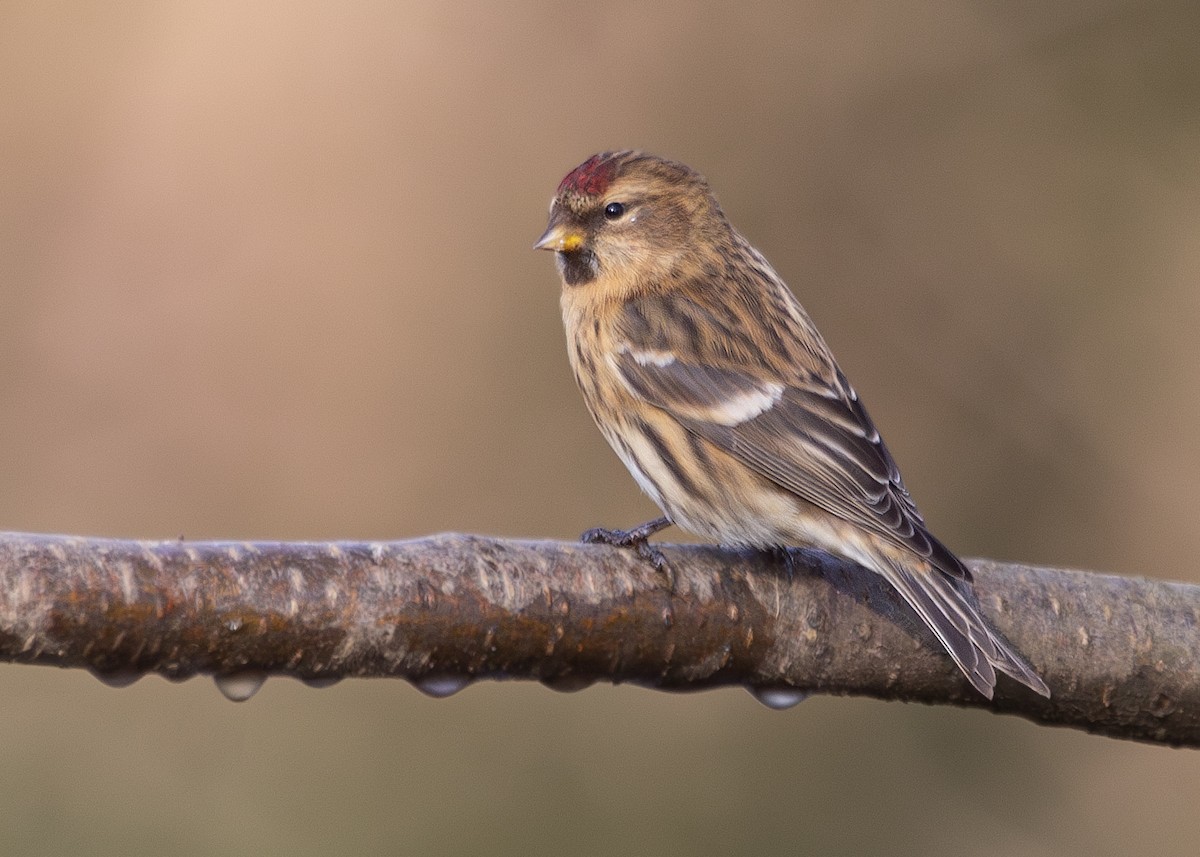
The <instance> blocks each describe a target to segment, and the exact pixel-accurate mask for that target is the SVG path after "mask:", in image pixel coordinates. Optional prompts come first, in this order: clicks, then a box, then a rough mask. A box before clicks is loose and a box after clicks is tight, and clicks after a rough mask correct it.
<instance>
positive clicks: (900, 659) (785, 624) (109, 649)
mask: <svg viewBox="0 0 1200 857" xmlns="http://www.w3.org/2000/svg"><path fill="white" fill-rule="evenodd" d="M664 551H665V553H666V556H667V558H668V560H669V562H670V564H671V566H672V569H673V571H674V574H675V589H674V592H670V591H669V590H668V589H667V587H666V584H665V583H664V580H663V576H662V575H661V574H659V573H657V572H656V571H655V570H654V569H653V568H652V567H650V566H649V565H647V564H645V563H643V562H642V561H640V560H638V558H637V557H636V556H635V555H634V554H633V552H632V551H628V550H619V549H614V548H609V547H604V546H592V545H583V544H573V543H560V542H545V541H542V542H534V541H513V540H505V539H494V538H486V537H481V536H469V535H440V536H432V537H429V538H423V539H415V540H411V541H403V542H386V543H375V542H371V543H346V542H338V543H324V544H316V543H253V544H251V543H241V542H184V541H166V542H136V541H115V540H105V539H83V538H72V537H63V536H42V535H26V534H18V533H10V534H0V660H6V661H13V662H18V663H31V664H47V665H55V666H61V667H83V668H87V669H90V670H92V671H93V672H95V673H96V674H97V675H98V676H100V677H101V678H104V679H106V680H108V681H109V682H110V683H114V684H123V683H127V682H129V681H132V680H133V679H135V678H136V677H138V676H140V675H142V674H144V673H151V672H155V673H160V674H162V675H164V676H167V677H168V678H173V679H182V678H186V677H188V676H191V675H194V674H196V673H207V674H213V675H214V676H217V677H218V684H219V685H221V686H222V689H223V690H225V691H226V693H227V694H228V695H230V696H231V697H233V698H244V697H245V696H248V695H249V694H251V693H253V690H254V689H256V688H257V686H258V684H259V683H260V682H261V680H262V678H264V677H265V676H267V675H277V674H278V675H291V676H294V677H297V678H300V679H302V680H306V681H309V682H311V683H316V684H320V683H325V682H331V681H335V680H337V679H341V678H346V677H350V676H393V677H400V678H405V679H408V680H410V681H412V682H414V683H415V684H416V685H417V686H418V687H421V688H422V689H424V690H426V691H427V692H430V693H432V694H435V695H443V694H446V693H449V692H453V691H454V690H457V689H459V688H461V687H463V686H464V685H465V684H466V683H468V682H470V681H474V680H477V679H484V678H523V679H535V680H538V681H542V682H544V683H546V684H547V685H549V686H551V687H555V688H558V689H564V690H573V689H579V688H582V687H586V686H587V685H589V684H591V683H593V682H595V681H611V682H634V683H637V684H640V685H645V686H647V687H654V688H661V689H665V690H698V689H703V688H710V687H716V686H720V685H742V686H745V687H746V688H748V689H750V690H752V691H753V692H755V693H756V695H758V696H759V698H760V699H762V700H763V701H764V702H766V703H768V704H774V705H777V706H783V705H785V704H788V703H791V702H795V701H797V700H798V699H799V698H802V695H803V694H804V693H810V692H811V693H835V694H855V695H864V696H872V697H876V698H880V699H899V700H908V701H917V702H925V703H951V704H955V705H964V706H975V707H984V708H990V709H992V710H994V711H998V712H1007V713H1012V714H1019V715H1021V716H1024V717H1027V718H1029V719H1031V720H1034V721H1036V722H1039V723H1044V724H1050V725H1059V726H1070V727H1074V728H1079V729H1085V730H1087V731H1090V732H1095V733H1099V734H1103V735H1108V736H1112V737H1118V738H1130V739H1136V740H1142V741H1153V742H1160V743H1164V744H1171V745H1188V746H1198V745H1200V645H1198V638H1197V628H1198V627H1200V587H1197V586H1192V585H1186V584H1180V583H1168V582H1162V581H1152V580H1146V579H1142V578H1127V577H1116V576H1112V575H1105V574H1096V573H1092V572H1085V571H1067V570H1061V569H1048V568H1034V567H1029V566H1023V565H1017V564H1006V563H999V562H994V561H989V560H976V561H973V562H971V563H970V565H971V567H972V569H973V570H974V572H975V575H976V592H977V594H978V596H979V598H980V603H981V606H982V607H983V610H984V612H985V613H986V614H987V615H988V616H989V617H991V619H992V620H993V622H994V624H995V627H996V628H997V629H998V630H1000V631H1001V632H1002V633H1003V634H1004V635H1005V636H1006V637H1008V639H1009V640H1010V641H1011V642H1012V643H1013V644H1014V645H1015V646H1016V647H1017V649H1018V650H1019V651H1021V652H1022V653H1024V654H1025V655H1026V656H1027V658H1028V659H1029V661H1030V662H1031V663H1032V664H1033V665H1034V667H1035V668H1036V669H1037V670H1038V671H1039V672H1040V674H1041V675H1042V677H1043V678H1044V679H1045V680H1046V682H1047V683H1048V684H1049V685H1050V687H1051V689H1052V691H1053V696H1052V698H1051V699H1049V700H1046V699H1042V698H1041V697H1039V696H1037V695H1035V694H1033V693H1032V692H1030V691H1028V690H1026V689H1025V688H1023V687H1021V686H1019V685H1017V684H1016V683H1015V682H1012V681H1010V680H1008V679H1007V678H1005V677H1002V678H1001V680H1000V685H999V686H998V687H997V689H996V696H995V699H993V700H990V701H989V700H986V699H984V698H983V697H982V696H980V695H979V694H977V693H975V692H974V691H973V690H972V689H971V688H970V686H969V685H968V684H967V682H966V681H965V679H964V678H963V677H962V676H961V675H960V674H959V673H958V671H957V669H956V668H955V667H954V664H953V663H952V662H951V661H950V659H949V657H947V656H946V655H945V654H944V653H943V652H942V651H941V649H940V648H939V647H938V645H937V644H936V642H935V641H934V640H933V638H932V636H931V635H930V634H928V633H927V632H926V631H925V630H924V629H923V628H922V627H921V626H920V625H919V623H918V622H917V621H916V619H915V617H914V616H913V615H912V614H911V613H910V611H909V610H908V608H907V607H905V606H904V605H903V604H902V603H901V602H900V600H899V598H898V597H897V596H896V595H895V594H894V593H893V592H892V591H891V590H890V589H888V588H887V587H886V586H885V585H884V584H882V582H881V581H880V580H879V579H878V578H877V577H876V576H875V575H872V574H870V573H869V572H866V571H864V570H862V569H859V568H857V567H855V566H853V565H848V564H845V563H841V562H839V561H837V560H834V559H832V558H830V557H828V556H825V555H824V554H820V553H816V552H812V551H801V550H797V551H793V552H791V554H790V555H789V556H788V557H782V556H774V555H768V554H758V553H749V552H743V553H738V552H733V551H727V550H722V549H718V548H713V547H683V546H679V547H671V546H666V547H664Z"/></svg>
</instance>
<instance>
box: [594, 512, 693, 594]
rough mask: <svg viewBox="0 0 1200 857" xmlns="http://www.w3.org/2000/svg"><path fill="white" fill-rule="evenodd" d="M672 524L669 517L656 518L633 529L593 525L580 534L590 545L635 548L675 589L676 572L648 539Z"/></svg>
mask: <svg viewBox="0 0 1200 857" xmlns="http://www.w3.org/2000/svg"><path fill="white" fill-rule="evenodd" d="M670 525H671V520H670V519H669V518H665V517H663V518H655V519H654V520H653V521H647V522H646V523H644V524H642V525H641V526H639V527H634V528H633V529H631V530H609V529H606V528H604V527H593V528H592V529H590V530H588V531H587V532H585V533H584V534H583V535H582V536H580V537H579V538H580V540H581V541H583V542H586V543H587V544H589V545H612V546H613V547H619V548H633V550H634V551H635V552H636V553H637V555H638V556H639V557H640V558H641V559H642V560H644V561H646V562H648V563H650V564H651V565H653V566H654V569H655V570H656V571H657V572H658V573H659V574H661V575H662V576H663V578H664V579H665V580H666V583H667V588H668V589H669V590H671V591H672V592H674V591H675V572H674V571H672V570H671V564H670V563H668V562H667V558H666V557H665V556H664V555H663V552H662V551H660V550H659V549H658V548H656V547H654V546H653V545H651V544H650V542H648V541H647V539H649V538H650V536H652V535H654V534H655V533H657V532H658V531H659V530H661V529H663V528H664V527H668V526H670Z"/></svg>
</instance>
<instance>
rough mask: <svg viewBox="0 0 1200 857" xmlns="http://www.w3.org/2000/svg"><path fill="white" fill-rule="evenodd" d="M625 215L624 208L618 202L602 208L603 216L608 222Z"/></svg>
mask: <svg viewBox="0 0 1200 857" xmlns="http://www.w3.org/2000/svg"><path fill="white" fill-rule="evenodd" d="M624 213H625V206H624V205H622V204H621V203H619V202H610V203H609V204H608V205H606V206H604V216H605V217H606V218H608V219H609V220H616V219H617V218H618V217H620V216H621V215H622V214H624Z"/></svg>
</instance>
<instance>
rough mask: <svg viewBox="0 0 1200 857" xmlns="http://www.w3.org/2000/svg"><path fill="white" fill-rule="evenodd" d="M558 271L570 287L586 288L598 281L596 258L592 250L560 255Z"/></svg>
mask: <svg viewBox="0 0 1200 857" xmlns="http://www.w3.org/2000/svg"><path fill="white" fill-rule="evenodd" d="M556 255H557V256H558V270H559V271H560V272H561V273H562V278H563V282H564V283H566V284H567V285H568V286H584V285H587V284H588V283H590V282H591V281H592V280H594V279H596V272H597V265H596V256H595V254H594V253H592V252H591V251H590V250H577V251H576V252H574V253H558V254H556Z"/></svg>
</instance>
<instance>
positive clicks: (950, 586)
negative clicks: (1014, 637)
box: [880, 559, 1050, 699]
mask: <svg viewBox="0 0 1200 857" xmlns="http://www.w3.org/2000/svg"><path fill="white" fill-rule="evenodd" d="M880 565H881V566H883V568H882V573H883V576H884V577H885V578H887V581H888V582H889V583H891V584H892V585H893V586H894V587H896V590H897V591H898V592H899V593H900V594H901V595H902V596H904V600H905V601H907V602H908V603H909V605H910V606H911V607H912V608H913V609H914V610H916V611H917V615H919V616H920V617H921V619H922V620H924V622H925V624H926V625H928V626H929V628H930V630H932V631H933V633H934V634H936V635H937V638H938V639H939V640H940V641H941V643H942V645H943V646H945V647H946V651H948V652H949V653H950V657H952V658H954V662H955V663H956V664H958V666H959V669H961V670H962V671H963V672H964V673H965V674H966V676H967V678H968V679H969V680H970V682H971V684H973V685H974V686H975V689H976V690H978V691H979V692H980V693H982V694H983V695H984V696H986V697H987V698H988V699H991V698H992V692H993V690H994V688H995V687H996V670H1000V671H1001V672H1003V673H1006V674H1007V675H1010V676H1012V677H1013V678H1014V679H1016V680H1017V681H1019V682H1020V683H1021V684H1023V685H1025V686H1026V687H1028V688H1029V689H1030V690H1032V691H1034V692H1035V693H1040V694H1041V695H1042V696H1045V697H1049V696H1050V688H1048V687H1047V686H1046V683H1045V682H1044V681H1042V680H1041V678H1040V677H1039V676H1038V674H1037V673H1035V672H1034V671H1033V668H1032V667H1030V666H1029V664H1027V663H1025V660H1024V659H1023V658H1022V657H1021V656H1020V655H1018V654H1017V653H1016V652H1014V651H1013V650H1012V649H1011V648H1009V647H1008V645H1007V644H1006V643H1005V642H1004V641H1002V640H1001V639H1000V638H999V637H998V636H997V634H996V632H994V631H993V630H992V629H991V628H990V627H989V626H988V623H987V620H986V619H984V618H983V615H982V614H981V613H980V612H979V609H978V608H977V607H976V606H975V605H974V604H973V603H972V601H971V600H969V599H968V597H967V596H966V594H965V593H964V592H962V591H961V590H960V589H959V585H961V584H958V583H957V582H956V581H955V580H952V579H951V578H950V577H948V576H947V575H945V574H943V573H942V572H941V571H939V570H938V569H936V568H929V567H928V566H927V567H926V568H928V571H926V570H923V569H920V568H917V569H913V568H911V567H910V566H908V565H907V564H902V563H901V562H900V561H898V560H894V559H884V560H883V561H882V562H881V563H880Z"/></svg>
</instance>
